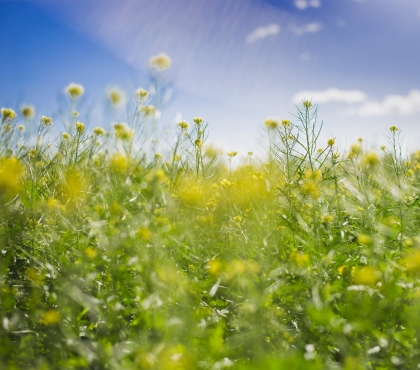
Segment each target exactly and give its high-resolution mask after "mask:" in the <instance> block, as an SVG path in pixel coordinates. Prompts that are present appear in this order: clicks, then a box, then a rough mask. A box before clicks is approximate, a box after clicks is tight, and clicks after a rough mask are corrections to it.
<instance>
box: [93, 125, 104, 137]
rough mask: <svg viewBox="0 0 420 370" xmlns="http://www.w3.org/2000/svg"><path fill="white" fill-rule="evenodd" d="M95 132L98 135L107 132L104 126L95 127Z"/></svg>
mask: <svg viewBox="0 0 420 370" xmlns="http://www.w3.org/2000/svg"><path fill="white" fill-rule="evenodd" d="M93 133H94V134H95V135H98V136H102V135H104V134H105V130H104V129H103V128H102V127H95V128H94V129H93Z"/></svg>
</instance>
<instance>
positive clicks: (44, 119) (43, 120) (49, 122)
mask: <svg viewBox="0 0 420 370" xmlns="http://www.w3.org/2000/svg"><path fill="white" fill-rule="evenodd" d="M41 123H42V124H43V125H44V126H51V125H52V124H53V121H52V118H51V117H46V116H42V117H41Z"/></svg>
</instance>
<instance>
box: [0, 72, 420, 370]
mask: <svg viewBox="0 0 420 370" xmlns="http://www.w3.org/2000/svg"><path fill="white" fill-rule="evenodd" d="M161 69H163V68H161ZM67 94H68V98H69V109H68V111H67V113H64V114H63V117H62V118H61V122H60V123H62V124H63V127H64V128H65V130H66V131H65V132H61V133H60V134H59V135H58V136H57V137H54V136H53V135H51V132H52V131H51V129H52V128H53V127H54V126H55V123H53V121H52V119H51V118H49V117H45V116H43V117H42V118H40V119H39V120H38V121H36V122H35V121H34V119H33V116H34V111H33V108H31V107H26V108H24V109H22V120H21V121H22V122H23V123H22V124H21V125H20V124H19V122H18V118H17V117H16V113H15V112H14V111H13V110H11V109H2V121H1V125H0V252H1V254H0V369H163V370H168V369H214V370H216V369H224V368H231V369H288V370H289V369H347V370H353V369H390V368H401V369H415V368H418V367H420V350H419V342H418V341H419V336H420V320H419V317H420V290H419V276H420V229H419V223H420V206H419V199H420V195H419V188H420V152H418V153H414V154H412V155H411V156H409V157H404V156H403V155H402V154H401V150H400V142H399V130H398V128H397V127H395V126H393V127H391V129H390V131H389V135H388V139H389V147H388V148H382V149H381V150H380V151H374V150H370V149H368V148H366V147H364V145H363V142H362V141H359V142H357V143H356V144H354V145H352V146H351V147H350V149H349V150H348V151H347V152H346V153H338V152H337V151H336V148H335V147H334V145H335V143H334V140H333V139H331V140H329V141H328V143H324V144H325V145H323V148H322V149H319V148H318V146H319V145H321V144H320V143H317V139H318V136H319V130H320V128H319V127H317V124H316V107H314V106H312V104H311V103H310V102H309V101H305V102H303V106H302V107H300V108H298V111H297V115H296V117H295V119H294V122H291V121H289V120H283V121H281V122H279V121H277V120H274V119H268V120H266V122H265V124H266V127H267V156H266V158H255V156H254V155H253V154H252V153H249V154H248V156H247V157H246V158H245V159H244V160H243V162H240V161H239V160H238V156H237V153H235V152H230V153H228V155H227V156H226V154H225V155H223V154H222V153H220V152H219V151H218V150H216V149H215V148H214V147H212V146H211V145H210V144H209V143H208V141H207V130H208V128H207V125H206V123H205V122H204V121H203V120H202V119H201V118H195V119H194V120H193V121H192V122H186V121H182V122H179V124H178V126H177V128H176V129H175V130H174V140H173V141H167V142H164V143H163V144H162V142H161V143H160V144H161V146H159V140H163V139H162V138H159V136H160V134H159V131H158V130H157V128H156V119H157V115H156V108H155V107H154V106H152V105H148V99H149V98H150V97H149V96H148V93H147V91H145V90H142V89H139V90H137V92H136V94H135V96H134V97H133V99H132V107H133V109H132V110H131V115H127V116H126V121H127V122H128V123H122V122H121V121H120V120H117V122H116V123H115V124H114V125H113V128H112V130H111V131H110V132H105V130H104V129H102V128H99V127H96V128H94V129H93V130H92V131H88V130H87V129H86V128H85V125H84V124H83V123H81V122H80V121H81V117H79V113H78V112H77V111H76V109H77V104H78V99H79V98H80V96H81V95H82V94H83V88H82V87H81V86H79V85H74V84H72V85H70V86H69V87H68V88H67ZM119 94H120V93H119V92H118V91H114V92H112V93H111V94H110V101H111V104H112V105H115V106H116V105H118V104H119V102H120V101H121V99H122V96H121V95H119ZM25 130H26V136H25ZM29 131H30V132H29ZM25 138H26V139H25ZM162 147H163V148H164V150H162V152H161V153H158V152H157V151H158V148H162ZM235 161H236V162H235Z"/></svg>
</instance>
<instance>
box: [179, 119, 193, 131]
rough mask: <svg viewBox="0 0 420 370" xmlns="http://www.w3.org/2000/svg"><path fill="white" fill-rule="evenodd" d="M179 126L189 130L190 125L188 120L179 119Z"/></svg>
mask: <svg viewBox="0 0 420 370" xmlns="http://www.w3.org/2000/svg"><path fill="white" fill-rule="evenodd" d="M178 126H179V128H180V129H181V130H187V129H188V127H189V126H190V125H189V123H188V122H187V121H179V122H178Z"/></svg>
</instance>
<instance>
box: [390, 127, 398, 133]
mask: <svg viewBox="0 0 420 370" xmlns="http://www.w3.org/2000/svg"><path fill="white" fill-rule="evenodd" d="M389 130H390V131H391V132H396V131H398V127H397V126H391V127H390V128H389Z"/></svg>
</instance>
